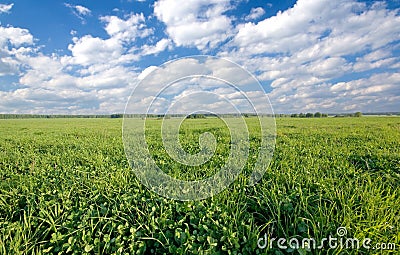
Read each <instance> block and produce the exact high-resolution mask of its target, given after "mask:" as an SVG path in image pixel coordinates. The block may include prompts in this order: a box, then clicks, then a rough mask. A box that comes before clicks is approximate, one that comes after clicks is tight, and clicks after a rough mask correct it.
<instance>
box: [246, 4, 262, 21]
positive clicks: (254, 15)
mask: <svg viewBox="0 0 400 255" xmlns="http://www.w3.org/2000/svg"><path fill="white" fill-rule="evenodd" d="M264 14H265V11H264V9H263V8H262V7H257V8H252V9H251V10H250V14H249V15H247V16H246V17H245V18H244V19H245V20H246V21H249V20H256V19H258V18H260V17H261V16H262V15H264Z"/></svg>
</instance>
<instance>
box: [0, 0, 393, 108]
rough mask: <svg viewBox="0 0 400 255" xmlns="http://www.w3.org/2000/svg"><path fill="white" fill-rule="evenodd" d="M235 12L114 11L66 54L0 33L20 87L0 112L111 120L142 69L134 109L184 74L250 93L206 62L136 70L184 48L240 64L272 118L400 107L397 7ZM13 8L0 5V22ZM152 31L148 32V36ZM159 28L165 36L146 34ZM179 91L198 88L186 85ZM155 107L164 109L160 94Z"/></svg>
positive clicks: (166, 1)
mask: <svg viewBox="0 0 400 255" xmlns="http://www.w3.org/2000/svg"><path fill="white" fill-rule="evenodd" d="M233 4H235V2H233V1H228V0H211V1H205V0H197V1H195V0H189V1H183V0H181V1H175V0H158V1H157V2H156V3H155V4H154V13H153V14H154V17H155V18H153V17H145V15H144V14H142V13H129V14H125V15H124V16H122V15H123V12H119V14H120V16H113V15H109V16H101V17H100V18H99V19H100V24H101V26H103V28H104V31H105V36H99V34H96V35H95V34H91V33H89V34H85V35H79V34H80V33H77V32H72V33H71V36H72V42H71V43H70V44H69V45H68V54H65V55H57V54H47V55H46V54H44V53H41V49H40V46H36V45H35V41H37V39H35V38H34V37H33V36H32V34H31V33H30V31H29V30H27V29H25V28H18V27H13V26H11V25H9V26H0V77H4V76H7V75H15V77H16V79H18V80H19V82H18V84H17V85H16V86H14V87H13V88H12V89H10V91H0V112H12V111H13V110H12V109H16V110H15V111H16V112H30V113H48V112H53V113H55V112H57V113H110V112H121V111H122V110H123V109H124V104H125V102H126V99H127V98H128V95H129V94H130V92H131V89H133V87H134V86H135V85H136V84H137V82H138V81H140V80H145V79H146V77H147V75H148V74H149V73H150V72H151V71H155V73H154V75H153V77H152V78H151V77H147V80H146V82H147V83H148V85H149V86H146V87H145V88H144V89H143V95H142V97H141V98H140V99H141V100H142V101H143V102H144V101H146V100H147V101H148V100H150V101H151V100H152V98H151V95H153V94H154V91H155V90H157V89H158V88H159V87H157V86H159V85H160V81H163V82H168V81H172V80H169V79H173V77H174V75H177V74H179V75H181V76H184V75H191V74H193V70H196V73H197V74H207V75H217V76H219V77H222V78H226V79H227V80H233V81H234V83H235V84H236V83H237V84H239V85H240V86H241V88H242V89H247V90H248V91H251V85H252V84H248V83H249V82H248V81H246V75H247V73H246V74H245V73H241V72H237V71H236V70H235V69H234V68H231V67H229V66H224V65H223V64H222V62H219V61H216V60H213V59H209V60H207V61H206V62H205V64H204V65H199V63H198V62H196V61H193V60H183V61H178V62H176V63H174V65H172V66H171V69H170V71H169V72H167V71H165V70H164V71H162V70H161V71H160V69H159V68H158V67H155V66H150V67H149V68H145V70H144V71H143V72H142V73H139V72H138V70H140V69H143V68H142V67H141V68H139V67H138V66H137V63H138V61H140V60H141V59H143V58H144V57H145V56H150V55H156V56H157V54H159V53H161V52H165V51H167V50H168V51H170V52H172V53H173V54H178V55H176V56H179V54H180V52H181V51H180V50H182V48H183V47H190V48H194V49H191V50H196V49H197V50H198V51H201V52H208V51H212V52H219V53H218V55H219V56H222V57H226V58H228V59H230V60H233V61H236V62H238V63H239V64H240V65H242V66H244V67H245V68H246V69H248V70H249V71H251V72H252V73H254V74H255V75H256V76H257V78H258V79H259V80H260V81H261V83H262V84H263V85H264V87H265V88H266V90H267V91H268V95H269V97H270V99H271V102H272V104H273V106H274V108H275V111H276V112H308V111H309V112H313V111H323V112H342V111H388V110H392V111H393V110H396V109H400V105H399V103H398V102H400V90H399V88H400V84H399V81H400V77H399V75H398V74H399V70H400V64H399V62H400V61H399V60H400V58H399V56H398V50H399V43H398V39H399V38H400V17H399V11H400V10H399V9H391V10H390V9H389V8H388V7H387V6H386V5H385V3H384V2H377V3H371V4H370V3H368V4H367V3H365V2H359V1H352V0H351V1H348V0H338V1H329V0H315V1H307V0H298V1H297V2H296V4H295V5H294V6H293V7H292V8H289V9H287V10H284V11H280V12H278V13H276V15H274V16H272V17H267V18H262V17H263V15H264V14H265V11H264V9H263V8H261V7H256V8H253V9H252V10H251V11H250V13H249V14H248V15H247V16H241V17H232V16H229V15H231V14H229V15H228V13H230V12H229V10H232V8H234V6H233ZM65 6H66V7H68V8H69V9H71V11H72V12H73V13H74V15H76V16H77V17H80V19H81V20H82V21H83V20H84V19H85V17H86V16H88V15H91V11H90V10H89V9H87V8H86V7H83V6H80V5H71V4H65ZM266 6H268V5H266ZM264 7H265V6H264ZM7 8H8V9H7ZM11 8H12V4H10V5H0V13H1V12H3V13H4V12H8V11H9V10H10V9H11ZM2 10H3V11H2ZM114 14H115V13H114ZM243 19H244V20H243ZM260 19H261V20H260ZM154 22H156V24H157V22H158V24H157V25H156V26H154V27H150V24H151V25H153V24H154ZM159 22H162V23H163V24H160V23H159ZM241 22H242V23H241ZM158 25H161V26H158ZM164 25H165V31H156V29H159V27H164ZM158 32H165V34H159V33H158ZM175 50H176V51H175ZM160 55H161V56H164V54H160ZM153 64H154V63H153ZM161 69H162V67H161ZM17 75H18V76H17ZM188 82H189V83H190V84H192V85H193V84H197V83H196V81H195V80H194V79H193V80H188ZM189 83H188V84H189ZM201 84H202V86H203V88H207V89H208V91H213V92H215V93H218V94H223V95H225V96H226V98H228V99H231V100H239V99H240V98H239V99H238V98H237V96H238V95H239V94H237V91H236V92H235V91H230V92H227V91H224V90H221V88H213V87H212V86H213V82H211V83H210V84H209V83H207V82H205V81H203V82H202V83H201ZM214 85H215V84H214ZM207 86H208V87H207ZM183 88H189V87H188V86H186V87H185V86H184V87H180V86H178V85H176V86H174V87H173V88H171V90H168V92H170V93H173V92H174V93H176V91H182V90H183ZM190 88H191V87H190ZM212 88H213V89H212ZM191 89H194V87H193V88H191ZM175 90H176V91H175ZM189 91H192V90H189ZM186 92H188V91H186ZM161 100H166V101H168V96H166V98H164V99H161ZM147 101H146V102H147ZM189 101H190V100H189ZM189 101H188V102H189ZM164 103H165V102H164ZM164 103H163V104H164ZM184 105H185V104H184ZM158 107H161V104H160V106H158ZM215 107H217V106H215ZM160 109H161V108H160ZM135 110H137V109H135Z"/></svg>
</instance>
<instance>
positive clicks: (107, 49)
mask: <svg viewBox="0 0 400 255" xmlns="http://www.w3.org/2000/svg"><path fill="white" fill-rule="evenodd" d="M68 49H69V50H70V51H71V53H72V56H73V57H74V58H73V62H74V63H75V64H81V65H86V66H87V65H91V64H96V63H104V62H107V61H110V60H111V59H118V58H119V57H120V56H121V55H122V53H123V48H122V45H121V44H120V42H119V41H118V40H116V39H114V38H110V39H106V40H104V39H101V38H99V37H92V36H91V35H85V36H83V37H81V38H76V37H75V38H74V44H70V45H69V46H68Z"/></svg>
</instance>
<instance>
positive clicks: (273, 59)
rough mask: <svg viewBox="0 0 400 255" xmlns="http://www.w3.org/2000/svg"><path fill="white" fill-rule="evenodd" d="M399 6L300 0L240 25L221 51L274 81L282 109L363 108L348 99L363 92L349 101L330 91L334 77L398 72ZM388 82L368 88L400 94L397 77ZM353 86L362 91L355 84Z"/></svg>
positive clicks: (275, 96)
mask: <svg viewBox="0 0 400 255" xmlns="http://www.w3.org/2000/svg"><path fill="white" fill-rule="evenodd" d="M398 11H399V10H389V9H387V8H386V5H385V4H384V3H375V4H372V5H367V4H365V3H360V2H356V1H342V0H340V1H328V0H319V1H305V0H298V1H297V3H296V4H295V5H294V6H293V7H292V8H290V9H288V10H286V11H283V12H278V13H277V14H276V15H275V16H272V17H269V18H266V19H264V20H262V21H260V22H258V23H252V22H248V23H245V24H242V25H239V27H238V33H237V34H236V35H235V37H234V39H233V40H232V41H231V42H229V43H228V44H227V45H226V46H225V49H226V51H225V52H221V53H220V55H221V56H225V57H229V58H231V59H233V60H236V61H238V62H239V63H241V64H243V65H244V66H245V67H247V68H249V69H250V71H252V72H255V73H257V77H258V78H259V79H260V80H262V81H264V83H266V84H270V87H271V89H272V91H271V92H270V93H269V96H270V97H271V100H272V101H273V102H274V107H276V109H277V110H278V111H283V112H290V111H296V109H297V111H304V110H305V109H308V110H310V111H311V110H318V109H319V110H324V109H325V110H326V111H336V112H337V111H350V110H354V109H355V108H357V107H346V106H345V104H346V103H349V102H350V101H351V97H352V96H353V97H355V95H356V94H357V93H358V92H357V93H356V92H355V93H354V94H351V93H348V95H349V97H348V98H347V100H345V101H343V97H342V96H343V95H342V94H340V95H339V94H337V93H333V91H331V90H330V86H332V84H334V83H332V82H331V81H332V80H334V79H335V80H338V79H339V80H340V79H343V78H342V77H346V76H347V78H345V79H349V76H350V77H352V76H353V75H354V74H355V73H357V72H366V71H369V70H373V69H379V68H386V69H392V70H393V71H392V72H396V68H397V69H398V68H399V66H398V65H397V66H396V63H398V57H396V56H395V55H394V52H395V46H394V45H396V42H397V41H398V38H399V36H400V17H399V16H398ZM377 24H380V25H379V26H378V25H377ZM388 71H389V70H388ZM389 73H390V71H389ZM350 79H351V78H350ZM365 82H369V80H365ZM388 82H389V84H392V85H390V86H389V85H388V86H384V87H382V86H381V85H378V87H373V86H372V85H371V87H373V88H370V89H369V90H365V91H374V92H377V93H383V92H384V90H386V89H390V91H392V92H393V93H394V94H393V95H392V97H396V96H399V92H398V90H397V92H396V90H394V89H393V84H394V83H395V81H394V80H393V79H390V80H388ZM367 86H368V85H367ZM350 89H351V90H353V89H354V90H355V91H356V89H355V87H354V86H351V87H350ZM357 91H358V90H357ZM396 93H397V94H396ZM388 97H389V96H388V95H386V98H388ZM342 101H343V102H342ZM339 102H340V103H339ZM371 102H372V103H373V102H374V101H371ZM376 102H378V101H376ZM379 102H381V101H379ZM349 104H350V103H349ZM351 105H353V104H351ZM384 105H385V107H388V104H384ZM361 108H362V107H361ZM362 109H367V108H366V107H364V108H362ZM370 109H371V108H370ZM382 109H383V108H382Z"/></svg>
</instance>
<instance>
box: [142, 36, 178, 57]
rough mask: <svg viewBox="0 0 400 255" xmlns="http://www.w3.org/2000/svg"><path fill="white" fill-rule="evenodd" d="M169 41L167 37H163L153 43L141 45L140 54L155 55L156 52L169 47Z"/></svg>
mask: <svg viewBox="0 0 400 255" xmlns="http://www.w3.org/2000/svg"><path fill="white" fill-rule="evenodd" d="M171 46H172V45H171V41H170V40H169V39H166V38H163V39H161V40H160V41H158V42H157V43H156V44H155V45H143V47H142V55H144V56H145V55H152V54H155V55H157V54H158V53H160V52H162V51H164V50H166V49H167V48H168V47H171Z"/></svg>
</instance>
